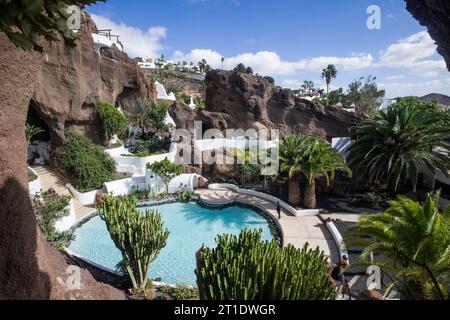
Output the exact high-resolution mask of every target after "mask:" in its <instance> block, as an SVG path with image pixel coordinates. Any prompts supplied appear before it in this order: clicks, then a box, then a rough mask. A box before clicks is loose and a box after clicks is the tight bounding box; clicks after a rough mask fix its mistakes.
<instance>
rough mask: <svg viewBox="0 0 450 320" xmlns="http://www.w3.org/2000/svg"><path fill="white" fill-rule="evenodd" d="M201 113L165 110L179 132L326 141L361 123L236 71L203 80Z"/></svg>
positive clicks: (178, 107) (352, 116)
mask: <svg viewBox="0 0 450 320" xmlns="http://www.w3.org/2000/svg"><path fill="white" fill-rule="evenodd" d="M206 81H207V91H206V108H205V109H199V110H198V111H190V109H189V108H188V107H187V106H185V105H183V104H180V103H177V104H175V105H174V106H173V107H172V109H171V110H170V115H171V116H172V118H173V119H174V121H175V123H176V124H177V127H178V128H183V129H191V128H193V121H194V120H197V121H202V122H203V129H204V130H206V129H211V128H214V129H219V130H226V129H244V130H247V129H261V128H268V129H279V130H280V133H281V134H282V135H285V134H308V135H314V136H319V137H323V138H325V139H330V138H332V137H346V136H348V135H349V130H350V128H351V127H352V126H355V125H358V124H359V123H360V121H361V118H359V117H358V116H356V115H355V114H353V113H350V112H347V111H345V110H342V109H340V108H337V107H333V106H330V107H327V108H321V107H319V106H316V105H315V104H313V103H311V102H309V101H307V100H303V99H300V98H298V97H296V96H294V94H293V93H292V91H291V90H288V89H282V88H280V87H276V86H274V85H272V84H271V83H269V82H268V81H267V80H265V79H263V78H261V77H257V76H252V75H248V74H243V73H239V72H237V71H218V70H215V71H211V72H209V73H208V74H207V76H206Z"/></svg>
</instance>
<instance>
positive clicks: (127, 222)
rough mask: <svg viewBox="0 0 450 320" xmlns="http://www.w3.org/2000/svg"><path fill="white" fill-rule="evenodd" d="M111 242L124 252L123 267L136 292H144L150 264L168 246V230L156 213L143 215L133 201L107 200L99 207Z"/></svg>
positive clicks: (107, 198) (128, 199) (112, 198)
mask: <svg viewBox="0 0 450 320" xmlns="http://www.w3.org/2000/svg"><path fill="white" fill-rule="evenodd" d="M99 215H100V217H101V218H102V219H103V220H104V221H105V222H106V226H107V228H108V231H109V234H110V236H111V239H112V240H113V241H114V244H115V245H116V247H117V248H118V249H119V250H120V252H121V253H122V258H123V262H122V265H123V268H124V269H125V270H126V271H127V274H128V276H129V278H130V280H131V282H132V284H133V288H134V289H135V290H139V291H141V292H145V291H146V289H147V284H148V276H147V274H148V270H149V268H150V264H151V263H152V262H153V261H154V260H155V259H156V258H157V256H158V254H159V252H160V251H161V249H162V248H164V247H165V246H166V241H167V238H168V237H169V231H168V230H167V229H164V224H163V221H162V218H161V215H160V214H159V213H158V212H156V211H151V210H146V211H145V212H141V211H139V210H138V209H137V208H136V201H135V200H134V199H133V198H130V197H128V198H115V197H112V196H108V197H106V198H105V199H104V200H103V202H102V203H101V205H100V206H99Z"/></svg>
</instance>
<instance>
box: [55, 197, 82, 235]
mask: <svg viewBox="0 0 450 320" xmlns="http://www.w3.org/2000/svg"><path fill="white" fill-rule="evenodd" d="M68 209H69V215H68V216H67V217H64V218H62V219H60V220H58V221H57V222H56V223H55V228H56V230H57V231H59V232H65V231H68V230H69V229H70V228H72V226H73V225H74V224H75V222H76V221H77V216H76V214H75V205H74V201H73V200H71V201H70V204H69V208H68Z"/></svg>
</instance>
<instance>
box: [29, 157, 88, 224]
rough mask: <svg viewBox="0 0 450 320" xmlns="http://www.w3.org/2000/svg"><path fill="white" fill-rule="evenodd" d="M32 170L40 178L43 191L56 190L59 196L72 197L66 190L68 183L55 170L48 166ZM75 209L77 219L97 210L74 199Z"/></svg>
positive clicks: (36, 167) (35, 167)
mask: <svg viewBox="0 0 450 320" xmlns="http://www.w3.org/2000/svg"><path fill="white" fill-rule="evenodd" d="M32 168H33V170H34V171H36V173H37V174H38V176H39V179H40V181H41V186H42V190H43V191H47V190H49V189H54V190H55V191H56V193H57V194H59V195H64V196H70V195H72V194H71V193H70V191H69V189H67V188H66V184H67V183H68V181H67V180H66V179H64V177H62V176H61V175H60V174H58V173H57V172H56V171H55V170H53V169H52V168H50V167H48V166H34V167H32ZM74 207H75V215H76V217H77V219H80V218H82V217H84V216H86V215H88V214H90V213H91V212H92V211H93V210H95V208H94V207H88V206H83V205H82V204H81V203H80V202H79V201H78V200H77V199H74Z"/></svg>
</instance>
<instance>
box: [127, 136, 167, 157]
mask: <svg viewBox="0 0 450 320" xmlns="http://www.w3.org/2000/svg"><path fill="white" fill-rule="evenodd" d="M169 148H170V138H163V139H160V138H158V137H156V136H155V137H152V138H144V137H140V138H137V139H136V143H135V145H134V155H136V156H138V157H148V156H152V155H155V154H160V153H167V152H169Z"/></svg>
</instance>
